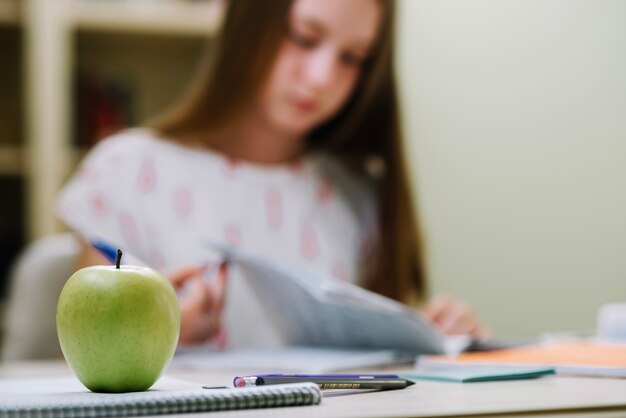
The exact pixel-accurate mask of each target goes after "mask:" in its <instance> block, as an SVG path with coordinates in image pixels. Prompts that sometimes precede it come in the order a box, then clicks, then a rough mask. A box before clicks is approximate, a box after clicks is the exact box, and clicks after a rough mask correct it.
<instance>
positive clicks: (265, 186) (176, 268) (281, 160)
mask: <svg viewBox="0 0 626 418" xmlns="http://www.w3.org/2000/svg"><path fill="white" fill-rule="evenodd" d="M393 16H394V2H393V1H391V0H342V1H336V0H272V1H271V2H261V1H251V0H231V1H230V2H229V9H228V13H227V16H226V19H225V23H224V26H223V29H222V31H221V34H220V36H219V39H218V40H217V41H216V44H215V45H214V47H213V49H212V50H211V51H210V52H211V53H210V57H209V59H208V60H207V61H206V62H205V63H204V66H203V67H202V70H201V72H200V78H199V79H198V80H196V82H195V84H194V85H193V86H192V88H191V89H190V90H189V92H188V94H187V95H185V96H184V97H183V98H182V99H181V100H180V102H179V103H177V104H176V105H175V106H174V107H173V108H172V109H170V111H168V112H167V113H166V114H165V115H163V116H162V117H161V118H159V119H158V120H156V121H154V122H153V123H152V124H150V125H149V128H147V129H136V130H129V131H127V132H123V133H121V134H119V135H117V136H114V137H112V138H110V139H108V140H106V141H103V142H102V143H101V144H100V145H98V146H97V147H96V148H95V149H94V150H93V151H92V152H91V154H90V155H89V156H88V158H87V159H86V160H85V162H84V163H83V165H82V168H81V170H79V172H78V174H77V175H76V176H75V177H74V178H73V179H72V180H71V181H70V183H69V184H68V185H67V186H66V188H65V190H64V191H63V193H62V195H61V198H60V201H59V215H60V217H61V218H62V219H63V220H64V221H65V222H66V223H67V224H68V225H69V226H71V227H72V228H74V229H76V230H77V231H80V232H82V233H83V234H85V235H86V236H100V237H103V238H105V239H107V240H110V241H111V242H113V243H116V244H117V245H119V246H121V247H123V248H127V249H128V250H129V251H131V252H132V253H134V254H135V255H137V256H138V257H140V258H143V259H145V260H147V261H148V262H149V263H150V264H151V265H152V266H154V267H155V268H160V269H163V270H164V271H166V272H167V274H168V275H169V277H170V279H171V280H172V282H173V283H174V285H175V286H177V287H182V286H183V285H185V286H186V287H187V289H188V291H187V292H185V295H184V296H181V311H182V328H181V343H189V344H191V343H199V342H202V341H205V340H207V339H210V338H215V337H216V336H217V337H218V338H222V344H224V343H225V341H224V339H225V334H224V333H223V332H220V331H222V330H223V328H222V327H221V326H220V324H221V321H220V319H219V318H220V312H221V308H222V304H223V299H224V298H223V288H224V284H225V283H224V279H223V278H222V279H219V280H216V281H215V282H214V283H215V284H214V285H213V286H210V285H207V284H206V282H205V281H204V280H202V278H201V276H202V274H204V273H205V271H206V270H207V268H208V267H207V265H206V264H198V263H199V262H200V261H206V248H204V247H203V245H202V244H201V243H202V242H206V241H207V240H208V239H210V240H213V241H219V242H222V243H224V244H227V245H232V246H239V247H241V248H245V249H246V250H248V251H252V252H254V253H257V254H260V255H263V256H267V257H272V258H276V259H281V260H284V261H288V262H290V263H293V264H295V265H298V266H301V267H302V268H306V269H312V270H315V271H317V272H320V273H323V274H326V275H330V276H334V277H336V278H337V279H339V280H348V281H351V282H354V283H357V284H359V285H361V286H364V287H366V288H369V289H371V290H373V291H375V292H378V293H380V294H383V295H386V296H389V297H391V298H394V299H397V300H400V301H403V302H406V303H415V302H417V301H419V300H420V299H422V298H424V296H425V292H426V284H425V279H424V275H423V268H422V262H421V259H420V254H421V248H420V239H419V234H418V229H417V223H416V221H415V210H414V208H413V204H412V199H411V192H410V187H409V182H408V178H407V170H406V163H405V161H404V158H403V156H404V153H403V145H402V144H403V141H402V136H401V129H400V122H399V110H398V99H397V92H396V83H395V79H394V71H393V60H394V57H393V34H394V26H393ZM209 261H211V260H209ZM213 261H214V260H213ZM81 262H82V264H83V265H86V264H93V263H99V262H102V260H101V259H100V258H99V255H98V254H96V253H95V252H94V250H93V249H91V248H90V247H89V246H85V247H84V253H83V256H82V261H81ZM189 289H191V290H189ZM425 312H426V314H427V316H428V317H429V318H430V319H431V320H432V321H433V322H434V323H435V324H436V325H438V326H439V327H440V328H441V330H442V331H443V332H445V333H469V334H473V335H474V336H478V337H482V336H484V334H485V330H484V329H483V327H482V326H481V325H480V324H479V323H478V321H477V320H476V318H475V317H474V315H473V314H472V312H471V310H470V309H469V308H468V307H467V306H466V305H465V304H463V303H461V302H459V301H456V300H454V299H450V298H443V299H441V298H440V299H437V301H436V302H434V303H432V304H430V305H428V306H427V308H426V310H425Z"/></svg>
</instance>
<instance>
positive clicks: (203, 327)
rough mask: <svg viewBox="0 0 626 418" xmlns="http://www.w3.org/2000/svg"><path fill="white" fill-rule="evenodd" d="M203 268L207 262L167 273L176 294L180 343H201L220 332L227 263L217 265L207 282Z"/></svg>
mask: <svg viewBox="0 0 626 418" xmlns="http://www.w3.org/2000/svg"><path fill="white" fill-rule="evenodd" d="M206 272H207V266H183V267H179V268H176V269H174V270H170V271H169V272H167V273H166V276H168V278H169V279H170V282H171V283H172V285H173V286H174V289H175V290H176V293H177V294H178V304H179V306H180V336H179V342H180V343H181V344H183V345H192V344H200V343H203V342H205V341H208V340H210V339H213V338H215V337H216V336H218V335H220V334H221V333H222V332H223V328H222V320H221V313H222V308H223V307H224V299H225V289H226V278H227V275H226V264H222V265H220V268H219V270H218V271H217V273H216V274H217V277H215V278H213V280H212V282H210V283H208V282H207V280H206V278H205V277H204V275H205V274H206Z"/></svg>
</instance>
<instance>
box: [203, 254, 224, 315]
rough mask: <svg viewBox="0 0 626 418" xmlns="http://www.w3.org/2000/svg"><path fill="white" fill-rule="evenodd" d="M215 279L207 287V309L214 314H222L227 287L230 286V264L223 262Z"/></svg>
mask: <svg viewBox="0 0 626 418" xmlns="http://www.w3.org/2000/svg"><path fill="white" fill-rule="evenodd" d="M216 275H217V276H216V277H214V278H213V281H212V282H211V284H209V285H208V287H207V299H206V306H205V307H206V309H207V310H210V311H213V312H217V313H219V312H221V311H222V309H223V307H224V304H225V301H226V286H227V284H228V264H226V263H225V262H222V264H220V267H219V269H218V271H217V273H216Z"/></svg>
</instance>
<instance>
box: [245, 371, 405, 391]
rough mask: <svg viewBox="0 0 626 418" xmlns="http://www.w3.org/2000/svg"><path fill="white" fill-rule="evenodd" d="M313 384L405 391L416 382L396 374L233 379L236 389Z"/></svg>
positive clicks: (301, 375)
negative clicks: (303, 383)
mask: <svg viewBox="0 0 626 418" xmlns="http://www.w3.org/2000/svg"><path fill="white" fill-rule="evenodd" d="M301 382H312V383H315V384H317V385H318V386H319V387H320V389H377V390H392V389H403V388H405V387H407V386H411V385H413V384H414V382H412V381H410V380H406V379H401V378H399V377H398V376H397V375H395V374H364V375H355V374H326V375H323V374H318V375H306V374H266V375H256V376H237V377H235V378H234V379H233V386H235V387H236V388H243V387H250V386H264V385H279V384H285V383H301Z"/></svg>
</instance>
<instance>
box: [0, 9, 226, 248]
mask: <svg viewBox="0 0 626 418" xmlns="http://www.w3.org/2000/svg"><path fill="white" fill-rule="evenodd" d="M16 1H17V0H0V22H1V21H6V22H19V21H20V20H21V22H22V25H23V28H24V29H25V31H26V35H27V36H25V38H24V46H23V47H24V51H25V54H24V63H25V64H24V65H25V73H26V75H25V82H24V84H25V86H26V88H25V94H26V98H27V100H25V103H28V105H27V107H26V109H25V111H24V112H25V115H26V126H27V134H26V135H27V138H26V141H25V142H22V143H25V144H26V145H24V146H22V147H19V146H18V147H16V148H13V149H10V148H8V149H7V150H5V151H2V150H0V158H7V159H12V156H13V155H15V154H16V153H17V154H19V155H20V156H21V158H20V161H22V163H20V164H19V166H18V165H15V166H11V167H9V168H8V169H7V170H8V171H11V172H21V173H24V174H25V176H26V178H27V182H28V187H27V189H28V192H27V202H26V207H27V208H28V209H29V213H28V221H27V226H26V227H27V236H28V237H29V238H37V237H40V236H43V235H46V234H49V233H54V232H57V231H59V230H60V228H61V227H60V225H59V224H58V223H57V222H56V221H55V217H54V213H53V207H54V201H55V198H56V195H57V193H58V191H59V189H60V188H61V186H62V185H63V183H64V182H65V180H66V179H67V176H68V174H69V173H70V171H71V170H72V168H73V167H74V165H75V163H76V159H77V155H80V151H77V150H75V149H74V147H73V146H72V144H71V140H70V139H71V137H72V129H71V127H72V120H71V118H72V109H73V103H72V100H73V97H72V82H73V79H72V72H73V70H74V68H75V64H76V63H77V62H78V61H79V58H80V57H76V56H75V55H74V54H75V53H76V51H85V48H83V49H81V48H80V47H76V45H77V44H79V42H77V40H78V39H79V38H80V39H81V42H82V39H84V38H87V39H88V41H89V42H94V43H96V44H98V45H100V44H102V43H106V42H109V40H110V39H117V41H118V44H117V45H118V46H119V48H118V47H115V48H113V50H114V51H113V52H112V53H111V54H112V55H113V57H112V61H114V60H115V59H118V58H119V56H121V55H124V51H117V49H124V48H127V46H126V45H125V42H119V39H118V38H116V37H120V36H122V37H125V36H128V37H131V38H132V37H133V36H140V37H144V38H145V37H148V38H150V37H152V36H157V37H158V38H159V42H161V41H164V42H165V41H169V39H166V38H175V39H177V40H183V41H185V39H186V38H190V39H198V40H200V41H203V40H204V39H205V38H210V37H211V36H213V35H214V34H215V33H216V31H217V30H218V28H219V25H220V22H221V20H222V15H223V10H224V8H225V3H224V2H223V0H205V1H201V0H195V1H191V0H189V1H187V0H19V1H21V2H22V5H21V6H22V7H21V10H19V9H20V8H19V7H17V3H16ZM129 39H130V38H129ZM129 44H130V45H132V44H133V42H129ZM128 48H132V46H129V47H128ZM174 49H175V48H174ZM183 49H184V48H183ZM194 51H195V50H194ZM98 53H99V52H98ZM96 55H97V53H96ZM126 55H132V54H126ZM190 55H193V52H191V53H188V54H187V55H186V56H187V58H188V57H189V56H190ZM105 59H107V58H105ZM131 59H132V57H131ZM178 59H180V58H179V56H176V58H175V59H173V60H172V61H173V62H176V60H178ZM188 60H189V59H188ZM185 65H187V67H189V65H191V63H186V64H183V67H184V66H185ZM133 68H139V70H138V71H140V72H141V71H144V72H145V76H146V77H143V74H142V77H140V78H141V79H142V80H140V81H141V83H144V84H145V81H144V80H143V78H146V79H147V80H148V82H149V81H150V79H152V81H151V82H152V83H154V80H153V79H154V76H155V75H154V73H155V71H154V69H153V68H154V67H149V66H147V65H143V68H145V70H142V69H141V68H142V67H141V66H134V67H133ZM144 107H145V108H147V107H148V105H144ZM11 153H13V154H11ZM3 161H4V160H0V162H3ZM25 167H28V169H27V170H26V169H25ZM0 174H2V173H0Z"/></svg>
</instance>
